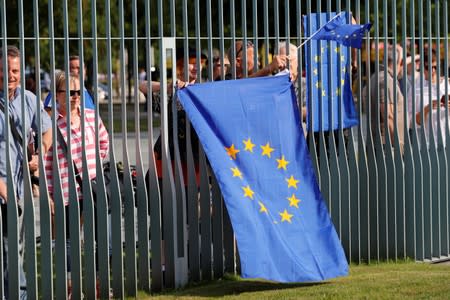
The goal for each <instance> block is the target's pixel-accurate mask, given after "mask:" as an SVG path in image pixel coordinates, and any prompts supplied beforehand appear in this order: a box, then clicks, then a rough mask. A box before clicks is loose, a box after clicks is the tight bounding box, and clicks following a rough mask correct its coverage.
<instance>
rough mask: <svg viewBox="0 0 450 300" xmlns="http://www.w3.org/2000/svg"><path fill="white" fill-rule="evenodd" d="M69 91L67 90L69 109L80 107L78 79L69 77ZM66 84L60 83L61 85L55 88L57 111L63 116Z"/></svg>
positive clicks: (74, 109)
mask: <svg viewBox="0 0 450 300" xmlns="http://www.w3.org/2000/svg"><path fill="white" fill-rule="evenodd" d="M69 86H70V91H69V100H70V110H71V111H78V110H79V108H80V94H81V92H82V91H81V89H80V81H79V80H78V79H70V84H69ZM66 94H67V92H66V84H65V83H62V84H61V86H60V87H59V88H58V90H57V95H56V100H57V102H58V105H59V112H60V113H61V114H62V115H63V116H65V115H66V111H67V108H66Z"/></svg>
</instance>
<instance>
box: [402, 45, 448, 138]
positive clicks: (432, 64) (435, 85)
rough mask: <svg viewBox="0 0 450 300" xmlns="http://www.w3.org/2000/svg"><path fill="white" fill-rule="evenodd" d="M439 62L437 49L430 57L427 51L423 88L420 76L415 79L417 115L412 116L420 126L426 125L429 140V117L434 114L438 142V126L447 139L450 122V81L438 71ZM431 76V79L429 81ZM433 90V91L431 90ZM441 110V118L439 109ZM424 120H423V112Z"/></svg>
mask: <svg viewBox="0 0 450 300" xmlns="http://www.w3.org/2000/svg"><path fill="white" fill-rule="evenodd" d="M437 65H438V62H437V60H436V51H434V50H432V56H431V57H429V54H428V51H425V55H424V67H425V69H424V74H423V90H422V86H421V83H420V76H419V77H418V78H417V79H416V81H415V93H414V100H415V107H416V115H415V116H412V117H411V119H412V120H413V121H414V120H415V121H416V123H417V125H418V126H424V129H425V136H426V137H427V140H428V141H429V138H430V136H429V118H430V116H432V121H433V136H434V140H435V142H436V143H437V138H438V130H437V127H438V126H441V130H442V132H444V134H443V135H442V138H443V139H444V141H445V126H449V127H450V124H449V123H448V122H447V120H446V113H445V111H446V108H445V107H446V106H449V107H450V99H449V96H448V95H446V94H445V88H446V86H447V90H448V91H450V82H449V81H446V80H445V77H440V76H439V74H438V72H437ZM430 78H431V81H429V80H430ZM430 90H431V92H430ZM430 94H431V104H430ZM422 95H423V108H422V107H421V97H422ZM438 109H439V111H440V115H439V117H440V118H439V119H438V115H437V111H438ZM422 111H423V116H424V120H422V113H421V112H422Z"/></svg>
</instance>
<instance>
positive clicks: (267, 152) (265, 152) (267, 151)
mask: <svg viewBox="0 0 450 300" xmlns="http://www.w3.org/2000/svg"><path fill="white" fill-rule="evenodd" d="M261 149H262V151H263V152H262V154H261V155H262V156H264V155H267V157H269V158H270V153H272V152H273V151H274V149H273V148H270V145H269V143H267V144H266V145H265V146H261Z"/></svg>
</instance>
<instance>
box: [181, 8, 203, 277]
mask: <svg viewBox="0 0 450 300" xmlns="http://www.w3.org/2000/svg"><path fill="white" fill-rule="evenodd" d="M182 7H183V10H182V12H183V17H182V24H183V48H184V49H186V50H185V51H184V52H183V61H184V62H187V60H188V59H189V57H187V54H188V52H189V51H188V49H189V28H188V16H187V12H188V8H187V0H184V1H183V3H182ZM177 59H180V57H178V58H177ZM184 71H185V74H184V75H183V76H184V78H182V79H183V80H185V79H186V78H187V76H188V75H187V72H188V69H187V68H184ZM188 123H189V122H188ZM186 126H187V127H186V130H187V131H186V132H187V134H189V135H190V132H191V129H190V128H191V127H190V126H191V125H190V123H189V124H186ZM192 151H193V150H192V147H186V152H187V153H186V156H187V158H186V159H187V178H186V181H187V211H188V222H187V223H188V225H189V227H188V231H189V232H188V246H189V248H188V263H189V264H188V265H189V272H190V274H189V280H191V281H194V282H196V281H200V234H199V212H198V205H199V203H198V183H197V179H196V171H195V166H194V155H193V152H192Z"/></svg>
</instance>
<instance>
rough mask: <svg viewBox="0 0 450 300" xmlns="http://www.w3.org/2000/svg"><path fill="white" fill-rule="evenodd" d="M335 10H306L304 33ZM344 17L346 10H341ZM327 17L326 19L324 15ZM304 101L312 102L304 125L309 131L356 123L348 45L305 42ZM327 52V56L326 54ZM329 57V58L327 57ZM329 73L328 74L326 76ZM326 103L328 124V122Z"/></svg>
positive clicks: (333, 42)
mask: <svg viewBox="0 0 450 300" xmlns="http://www.w3.org/2000/svg"><path fill="white" fill-rule="evenodd" d="M335 15H336V13H331V14H330V15H328V14H327V13H320V14H310V15H307V16H304V18H303V25H304V28H305V29H306V34H307V35H308V34H312V33H313V32H315V31H316V30H317V29H319V28H320V27H321V26H322V25H323V24H326V23H327V21H328V19H331V18H332V17H334V16H335ZM343 15H344V17H345V18H348V16H347V14H343ZM327 18H328V19H327ZM306 47H307V49H306V104H307V107H308V108H310V106H309V103H310V102H312V112H311V111H310V109H308V111H307V114H308V117H307V122H306V123H307V126H308V128H310V127H311V125H312V127H313V131H315V132H317V131H320V129H321V128H322V130H324V131H328V130H335V129H339V128H340V127H339V120H342V128H348V127H352V126H355V125H358V123H359V121H358V114H357V112H356V109H355V105H354V102H353V94H352V90H351V86H350V72H349V59H350V55H349V52H350V51H349V48H348V47H346V46H342V45H338V44H337V43H336V42H335V41H331V42H330V43H329V45H328V42H321V41H310V42H309V43H307V44H306ZM329 52H331V56H330V54H329ZM330 57H331V61H330V60H329V58H330ZM329 74H331V76H329ZM330 80H331V82H330ZM330 103H331V105H332V106H331V111H332V124H330V116H329V111H330V108H329V106H330ZM310 113H312V121H313V124H310V118H309V114H310Z"/></svg>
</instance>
